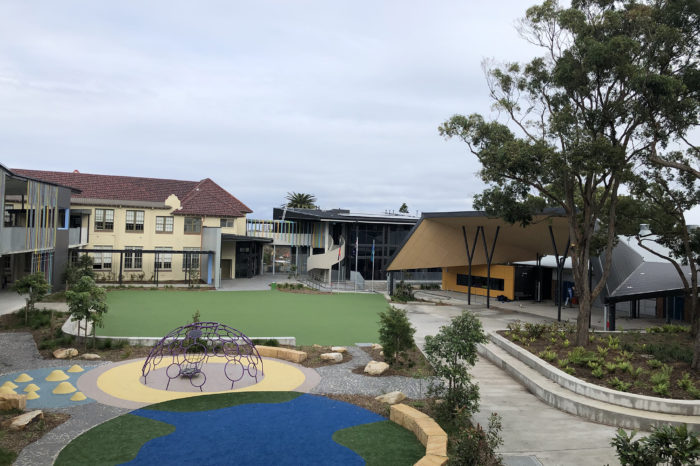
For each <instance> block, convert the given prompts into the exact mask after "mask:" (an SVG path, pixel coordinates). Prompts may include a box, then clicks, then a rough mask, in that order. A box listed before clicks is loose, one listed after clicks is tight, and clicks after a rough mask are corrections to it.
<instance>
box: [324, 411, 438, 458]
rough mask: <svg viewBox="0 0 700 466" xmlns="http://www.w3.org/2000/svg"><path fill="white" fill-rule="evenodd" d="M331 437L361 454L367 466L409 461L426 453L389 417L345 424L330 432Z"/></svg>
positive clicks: (406, 431)
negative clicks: (350, 424) (348, 425)
mask: <svg viewBox="0 0 700 466" xmlns="http://www.w3.org/2000/svg"><path fill="white" fill-rule="evenodd" d="M333 440H335V441H336V442H338V443H339V444H341V445H343V446H345V447H348V448H349V449H351V450H352V451H354V452H355V453H357V454H358V455H360V456H361V457H362V458H363V459H364V460H365V461H366V463H367V466H404V465H410V464H415V463H416V462H417V461H418V460H419V459H421V458H422V457H423V456H424V455H425V447H424V446H423V445H422V444H421V443H420V442H419V441H418V439H417V438H416V436H415V435H413V432H410V431H408V430H407V429H404V428H403V427H401V426H400V425H398V424H396V423H394V422H392V421H381V422H374V423H372V424H363V425H359V426H353V427H348V428H347V429H343V430H339V431H337V432H336V433H335V434H333Z"/></svg>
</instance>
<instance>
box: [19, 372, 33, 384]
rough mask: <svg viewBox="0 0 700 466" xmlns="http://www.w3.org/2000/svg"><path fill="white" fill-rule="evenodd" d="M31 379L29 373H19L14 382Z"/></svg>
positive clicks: (29, 380)
mask: <svg viewBox="0 0 700 466" xmlns="http://www.w3.org/2000/svg"><path fill="white" fill-rule="evenodd" d="M32 380H34V379H33V378H31V377H30V376H29V374H20V375H18V376H17V378H16V379H15V382H19V383H22V382H31V381H32Z"/></svg>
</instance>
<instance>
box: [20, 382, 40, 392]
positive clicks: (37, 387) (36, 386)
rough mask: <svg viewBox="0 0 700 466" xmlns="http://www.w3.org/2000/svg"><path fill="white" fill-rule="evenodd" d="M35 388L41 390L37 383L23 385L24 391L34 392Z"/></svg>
mask: <svg viewBox="0 0 700 466" xmlns="http://www.w3.org/2000/svg"><path fill="white" fill-rule="evenodd" d="M37 390H41V389H40V388H39V386H38V385H37V384H34V383H30V384H29V385H27V386H26V387H24V391H25V392H35V391H37Z"/></svg>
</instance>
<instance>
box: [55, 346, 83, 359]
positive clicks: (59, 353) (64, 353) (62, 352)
mask: <svg viewBox="0 0 700 466" xmlns="http://www.w3.org/2000/svg"><path fill="white" fill-rule="evenodd" d="M77 355H78V350H77V349H75V348H58V349H57V350H56V351H54V352H53V357H54V358H56V359H67V358H74V357H76V356H77Z"/></svg>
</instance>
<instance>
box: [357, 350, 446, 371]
mask: <svg viewBox="0 0 700 466" xmlns="http://www.w3.org/2000/svg"><path fill="white" fill-rule="evenodd" d="M362 350H363V351H364V352H365V353H367V354H369V356H370V358H372V360H373V361H377V362H386V363H388V362H389V361H387V360H386V359H385V358H384V356H382V354H381V352H382V350H379V349H372V347H369V346H366V347H362ZM352 372H353V373H355V374H360V375H365V376H367V377H388V376H392V375H398V376H401V377H431V376H433V375H435V371H433V368H432V367H431V366H430V364H429V363H428V361H427V360H426V359H425V356H423V353H421V352H420V350H419V349H418V348H417V347H416V346H414V347H413V348H411V349H410V350H408V351H406V353H405V356H403V357H402V358H401V360H400V361H398V362H395V363H394V364H390V365H389V369H387V370H386V372H384V373H383V374H382V375H369V374H367V373H365V368H364V367H356V368H355V369H353V370H352Z"/></svg>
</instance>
